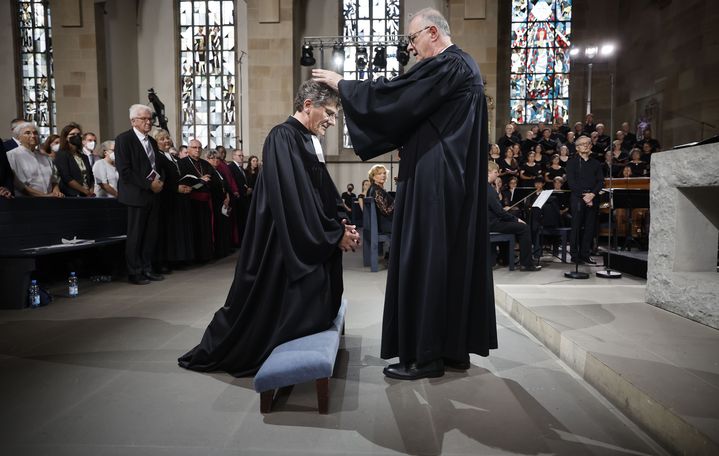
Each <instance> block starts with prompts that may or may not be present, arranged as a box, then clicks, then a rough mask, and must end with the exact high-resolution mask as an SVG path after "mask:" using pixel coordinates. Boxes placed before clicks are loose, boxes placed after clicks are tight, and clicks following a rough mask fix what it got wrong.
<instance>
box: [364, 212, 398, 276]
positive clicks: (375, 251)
mask: <svg viewBox="0 0 719 456" xmlns="http://www.w3.org/2000/svg"><path fill="white" fill-rule="evenodd" d="M375 204H376V203H375V200H374V198H365V199H364V211H363V213H362V261H363V263H364V266H365V267H366V266H369V267H370V270H371V271H372V272H377V271H378V270H379V262H378V257H379V255H380V253H381V252H382V249H381V248H380V246H384V247H386V246H388V245H389V244H390V242H391V240H392V235H391V234H390V233H380V232H379V219H378V217H377V208H376V207H375ZM384 244H386V245H384Z"/></svg>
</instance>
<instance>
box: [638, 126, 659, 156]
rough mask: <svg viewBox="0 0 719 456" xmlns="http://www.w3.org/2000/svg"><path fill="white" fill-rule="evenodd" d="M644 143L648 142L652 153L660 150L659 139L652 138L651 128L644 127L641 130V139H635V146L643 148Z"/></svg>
mask: <svg viewBox="0 0 719 456" xmlns="http://www.w3.org/2000/svg"><path fill="white" fill-rule="evenodd" d="M644 144H649V145H650V147H651V152H650V153H654V152H657V151H659V150H661V145H660V144H659V141H657V140H656V139H654V138H652V129H651V128H648V127H647V128H645V129H644V132H642V139H640V140H639V141H637V147H639V148H640V149H642V150H644Z"/></svg>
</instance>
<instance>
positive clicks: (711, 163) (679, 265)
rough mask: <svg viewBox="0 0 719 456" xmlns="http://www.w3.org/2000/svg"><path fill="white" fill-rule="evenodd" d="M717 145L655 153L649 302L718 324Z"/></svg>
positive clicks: (680, 313)
mask: <svg viewBox="0 0 719 456" xmlns="http://www.w3.org/2000/svg"><path fill="white" fill-rule="evenodd" d="M718 156H719V144H709V145H704V146H695V147H690V148H687V149H680V150H672V151H666V152H660V153H657V154H654V155H652V179H651V191H650V197H651V200H650V207H651V215H652V221H651V227H650V231H649V263H648V265H647V294H646V296H647V302H648V303H650V304H653V305H655V306H657V307H661V308H663V309H666V310H669V311H671V312H674V313H676V314H679V315H682V316H684V317H686V318H689V319H692V320H694V321H697V322H699V323H703V324H705V325H707V326H711V327H713V328H717V329H719V274H718V273H717V243H718V242H719V204H717V201H719V162H718V161H717V160H716V157H718Z"/></svg>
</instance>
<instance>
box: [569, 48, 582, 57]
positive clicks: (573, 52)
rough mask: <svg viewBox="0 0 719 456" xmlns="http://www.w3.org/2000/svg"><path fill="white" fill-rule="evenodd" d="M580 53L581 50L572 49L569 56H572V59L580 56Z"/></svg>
mask: <svg viewBox="0 0 719 456" xmlns="http://www.w3.org/2000/svg"><path fill="white" fill-rule="evenodd" d="M579 51H580V49H579V48H576V47H575V48H572V49H570V50H569V55H571V56H572V57H576V56H577V55H579Z"/></svg>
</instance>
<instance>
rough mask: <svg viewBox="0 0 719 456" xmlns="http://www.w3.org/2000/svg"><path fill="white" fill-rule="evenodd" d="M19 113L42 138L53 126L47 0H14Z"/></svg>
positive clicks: (53, 100)
mask: <svg viewBox="0 0 719 456" xmlns="http://www.w3.org/2000/svg"><path fill="white" fill-rule="evenodd" d="M15 11H16V12H17V25H18V32H19V40H18V42H19V45H20V49H19V51H20V80H21V81H22V82H21V89H20V96H21V99H22V115H23V117H24V118H25V119H26V120H30V121H33V122H35V123H36V124H37V129H38V133H39V134H40V136H41V137H43V138H45V137H47V136H48V135H50V133H52V132H53V131H54V130H55V126H56V123H57V118H56V114H55V112H56V111H55V78H54V77H53V72H52V35H51V28H50V25H51V24H50V7H49V6H48V2H47V0H34V1H33V0H17V3H16V8H15Z"/></svg>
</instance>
